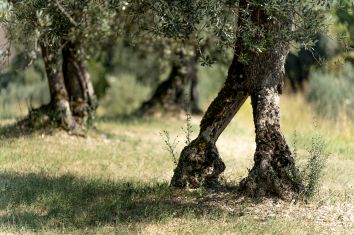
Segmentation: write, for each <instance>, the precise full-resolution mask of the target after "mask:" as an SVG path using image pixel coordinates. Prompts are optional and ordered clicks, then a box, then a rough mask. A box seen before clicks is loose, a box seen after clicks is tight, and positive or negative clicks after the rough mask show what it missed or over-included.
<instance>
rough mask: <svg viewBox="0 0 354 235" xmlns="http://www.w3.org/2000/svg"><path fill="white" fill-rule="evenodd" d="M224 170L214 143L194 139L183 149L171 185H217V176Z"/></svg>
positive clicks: (180, 186)
mask: <svg viewBox="0 0 354 235" xmlns="http://www.w3.org/2000/svg"><path fill="white" fill-rule="evenodd" d="M224 170H225V164H224V162H223V161H222V160H221V158H220V156H219V153H218V150H217V148H216V146H215V144H211V143H207V142H206V141H204V140H202V139H196V140H194V141H192V142H191V143H190V144H189V145H188V146H187V147H185V148H184V149H183V151H182V153H181V156H180V159H179V162H178V165H177V168H176V169H175V171H174V175H173V177H172V180H171V186H174V187H179V188H183V187H187V186H188V187H190V188H198V187H201V186H206V187H216V186H219V176H220V174H221V173H222V172H223V171H224Z"/></svg>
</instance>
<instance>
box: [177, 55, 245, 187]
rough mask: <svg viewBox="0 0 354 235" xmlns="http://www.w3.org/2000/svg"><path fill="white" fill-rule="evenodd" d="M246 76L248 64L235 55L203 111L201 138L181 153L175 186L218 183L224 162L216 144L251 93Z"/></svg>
mask: <svg viewBox="0 0 354 235" xmlns="http://www.w3.org/2000/svg"><path fill="white" fill-rule="evenodd" d="M245 77H246V76H245V66H244V65H243V64H242V63H240V62H239V61H238V57H237V56H236V55H235V57H234V60H233V62H232V64H231V66H230V69H229V72H228V77H227V79H226V81H225V84H224V87H223V88H222V89H221V91H220V92H219V94H218V96H217V97H216V98H215V100H214V101H213V102H212V103H211V105H210V106H209V108H208V110H207V111H206V113H205V114H204V117H203V119H202V121H201V124H200V132H199V135H198V137H197V138H196V139H195V140H193V141H192V142H191V143H190V144H189V145H188V146H186V147H185V148H184V149H183V151H182V153H181V155H180V158H179V162H178V165H177V167H176V169H175V170H174V175H173V177H172V180H171V185H172V186H174V187H186V186H187V185H188V186H190V187H199V186H201V185H205V186H215V185H218V179H219V175H220V174H221V173H222V172H223V171H224V170H225V164H224V162H223V161H222V159H221V157H220V156H219V153H218V150H217V148H216V145H215V143H216V141H217V139H218V138H219V136H220V134H221V133H222V131H223V130H224V129H225V127H226V126H227V125H228V124H229V123H230V121H231V120H232V118H233V117H234V115H235V114H236V112H237V111H238V110H239V109H240V107H241V106H242V104H243V103H244V102H245V100H246V99H247V97H248V95H249V90H248V83H247V80H246V79H245Z"/></svg>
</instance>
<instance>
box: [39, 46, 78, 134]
mask: <svg viewBox="0 0 354 235" xmlns="http://www.w3.org/2000/svg"><path fill="white" fill-rule="evenodd" d="M40 46H41V50H42V56H43V61H44V65H45V70H46V74H47V79H48V84H49V90H50V103H49V104H48V105H44V106H42V107H41V108H39V109H38V110H37V111H43V112H45V113H46V114H47V115H48V116H49V117H51V119H54V120H55V121H58V122H59V123H60V125H61V126H62V127H63V128H64V129H66V130H71V129H74V128H75V120H74V119H73V116H72V112H71V109H70V104H69V98H68V93H67V91H66V88H65V84H64V79H63V74H62V73H61V67H60V55H59V46H57V47H56V46H55V45H54V46H48V45H46V44H44V43H40Z"/></svg>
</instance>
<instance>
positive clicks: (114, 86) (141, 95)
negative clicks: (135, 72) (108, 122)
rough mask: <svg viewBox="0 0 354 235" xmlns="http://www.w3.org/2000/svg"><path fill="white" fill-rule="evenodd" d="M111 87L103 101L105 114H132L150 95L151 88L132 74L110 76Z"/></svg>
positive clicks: (112, 115)
mask: <svg viewBox="0 0 354 235" xmlns="http://www.w3.org/2000/svg"><path fill="white" fill-rule="evenodd" d="M108 81H109V84H110V87H109V89H108V90H107V95H106V97H105V98H104V99H103V100H102V101H101V106H102V108H103V109H104V116H110V117H114V116H117V115H123V114H130V113H131V112H133V111H135V110H136V109H137V108H138V106H139V105H140V104H141V103H142V102H143V101H144V100H145V99H146V98H147V97H148V95H149V92H150V88H148V87H146V86H144V85H142V84H141V83H139V82H137V81H136V79H135V77H134V76H132V75H127V74H125V75H123V74H122V75H121V76H120V77H119V78H115V77H110V78H108Z"/></svg>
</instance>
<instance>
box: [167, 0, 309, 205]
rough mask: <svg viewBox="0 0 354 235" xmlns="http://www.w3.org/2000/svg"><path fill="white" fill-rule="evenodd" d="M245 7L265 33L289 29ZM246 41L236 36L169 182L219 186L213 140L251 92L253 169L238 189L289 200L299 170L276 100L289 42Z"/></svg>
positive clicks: (219, 166) (220, 165)
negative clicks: (263, 46)
mask: <svg viewBox="0 0 354 235" xmlns="http://www.w3.org/2000/svg"><path fill="white" fill-rule="evenodd" d="M246 6H247V2H246V1H241V2H240V8H241V9H242V7H246ZM247 7H249V6H247ZM248 11H249V12H251V13H252V14H251V19H252V20H253V21H254V22H255V23H256V24H260V25H261V27H262V28H263V29H264V30H268V32H271V33H274V34H276V33H277V30H280V29H281V28H282V27H291V23H290V22H291V21H290V20H289V22H284V25H277V24H274V22H269V21H268V19H269V18H268V17H267V15H266V13H265V11H263V10H262V9H248ZM242 22H243V21H241V25H240V28H242ZM241 39H242V38H241ZM254 40H255V42H257V41H258V40H262V39H261V38H258V37H257V36H256V38H254ZM247 43H248V42H243V41H242V40H240V41H239V42H238V43H237V44H236V45H237V46H236V49H235V56H234V60H233V62H232V64H231V66H230V69H229V73H228V78H227V80H226V82H225V85H224V87H223V88H222V90H221V91H220V92H219V94H218V96H217V97H216V99H215V100H214V101H213V102H212V103H211V105H210V106H209V108H208V110H207V112H206V113H205V115H204V117H203V119H202V121H201V125H200V133H199V135H198V137H197V138H196V139H195V140H193V141H192V142H191V143H190V144H189V145H188V146H186V147H185V148H184V149H183V151H182V153H181V156H180V159H179V162H178V165H177V167H176V169H175V171H174V175H173V177H172V181H171V185H172V186H175V187H186V186H190V187H199V186H201V185H206V186H213V185H217V184H218V180H219V175H220V174H221V173H222V172H223V171H224V169H225V164H224V163H223V161H222V160H221V158H220V156H219V154H218V151H217V149H216V146H215V143H216V141H217V139H218V137H219V136H220V134H221V133H222V131H223V130H224V129H225V128H226V126H227V125H228V124H229V123H230V121H231V120H232V118H233V117H234V115H235V114H236V112H237V111H238V110H239V108H240V107H241V105H242V104H243V103H244V101H245V100H246V99H247V97H248V96H249V95H251V98H252V107H253V110H254V122H255V126H256V144H257V149H256V153H255V157H254V160H255V163H254V167H253V168H252V170H251V171H250V172H249V176H248V177H246V178H245V179H244V180H242V182H241V184H240V191H241V192H243V193H246V194H247V195H249V196H270V195H271V196H277V197H281V198H283V199H288V198H291V197H292V196H293V195H294V194H297V193H299V192H300V191H301V190H302V184H301V182H300V180H299V177H298V170H297V168H296V166H295V163H294V159H293V158H292V157H291V153H290V150H289V147H288V145H287V143H286V141H285V138H284V137H283V135H282V134H281V131H280V125H279V106H278V99H279V93H280V92H281V86H282V78H283V74H284V63H285V58H286V56H287V54H288V52H289V48H288V45H287V43H286V42H285V43H284V42H282V41H281V39H277V40H275V41H274V44H273V46H272V47H270V48H269V49H268V50H267V51H264V52H256V51H255V50H254V49H252V48H249V47H248V46H247V45H248V44H247ZM236 54H238V55H242V54H244V55H247V56H248V58H249V61H248V62H247V63H242V62H240V61H239V58H238V56H236Z"/></svg>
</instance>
